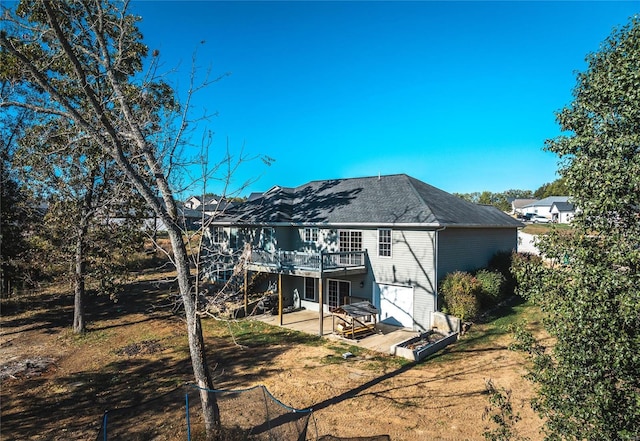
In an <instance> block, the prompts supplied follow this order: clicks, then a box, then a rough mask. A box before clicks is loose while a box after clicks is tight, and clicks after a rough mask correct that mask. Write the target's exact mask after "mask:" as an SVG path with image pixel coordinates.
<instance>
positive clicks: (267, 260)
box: [249, 249, 366, 271]
mask: <svg viewBox="0 0 640 441" xmlns="http://www.w3.org/2000/svg"><path fill="white" fill-rule="evenodd" d="M365 253H366V251H351V252H335V253H325V252H322V253H305V252H299V251H284V250H277V251H274V252H269V251H265V250H259V249H254V250H251V257H250V259H249V261H250V262H251V263H255V264H260V265H267V266H274V267H279V268H291V269H306V270H315V271H320V270H321V269H322V270H330V269H338V268H353V267H361V266H364V264H365ZM320 263H322V265H320ZM321 267H322V268H321Z"/></svg>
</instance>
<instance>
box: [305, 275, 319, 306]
mask: <svg viewBox="0 0 640 441" xmlns="http://www.w3.org/2000/svg"><path fill="white" fill-rule="evenodd" d="M309 281H311V285H312V286H313V296H312V297H309V295H308V294H307V283H309ZM302 300H306V301H308V302H317V301H318V284H317V283H316V279H315V278H314V277H305V278H304V292H303V294H302Z"/></svg>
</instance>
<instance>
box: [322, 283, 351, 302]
mask: <svg viewBox="0 0 640 441" xmlns="http://www.w3.org/2000/svg"><path fill="white" fill-rule="evenodd" d="M332 282H334V283H335V284H336V288H337V293H336V294H337V296H338V298H337V299H335V300H336V301H337V305H336V306H333V305H332V304H331V285H332ZM342 284H345V285H347V287H348V288H347V293H346V294H345V295H344V296H342V297H343V298H344V297H349V296H351V293H352V289H351V281H350V280H341V279H327V306H329V308H330V309H331V308H338V307H340V306H341V302H340V285H342Z"/></svg>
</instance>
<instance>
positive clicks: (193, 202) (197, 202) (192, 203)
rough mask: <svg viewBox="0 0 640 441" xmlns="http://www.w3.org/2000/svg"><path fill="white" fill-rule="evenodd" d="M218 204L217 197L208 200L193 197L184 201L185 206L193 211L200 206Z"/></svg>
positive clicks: (202, 197)
mask: <svg viewBox="0 0 640 441" xmlns="http://www.w3.org/2000/svg"><path fill="white" fill-rule="evenodd" d="M218 202H219V201H218V198H217V197H215V196H213V197H208V198H205V197H204V196H191V197H189V198H188V199H187V200H186V201H184V206H185V208H188V209H191V210H197V209H198V207H200V206H207V205H217V204H218Z"/></svg>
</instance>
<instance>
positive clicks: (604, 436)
mask: <svg viewBox="0 0 640 441" xmlns="http://www.w3.org/2000/svg"><path fill="white" fill-rule="evenodd" d="M587 62H588V68H587V70H586V71H585V72H582V73H580V74H578V77H577V85H576V87H575V89H574V91H573V95H574V99H573V102H572V103H571V104H570V105H568V106H567V107H565V108H563V109H562V110H561V111H560V112H559V113H558V114H557V119H558V122H559V124H560V126H561V129H562V130H563V131H564V132H567V134H566V135H563V136H559V137H557V138H555V139H552V140H549V141H547V145H546V148H547V149H548V150H549V151H551V152H554V153H557V154H558V155H559V156H560V158H561V161H562V162H561V164H562V166H561V169H560V173H561V176H562V177H563V179H564V180H565V182H566V185H567V188H568V189H569V193H570V194H571V196H572V197H573V200H574V202H575V203H576V205H577V206H578V207H580V208H581V211H580V212H579V213H578V214H577V215H576V217H575V219H574V221H573V223H572V226H573V229H572V230H571V231H568V232H559V231H554V232H552V233H550V234H548V235H545V236H544V237H543V238H542V240H541V241H540V244H539V246H540V250H541V252H542V253H543V255H544V256H545V257H546V258H547V261H548V262H551V263H546V264H545V263H542V262H540V261H533V260H521V261H519V262H518V264H516V265H515V269H516V272H517V274H518V277H519V281H518V282H519V287H520V289H522V290H523V291H524V294H526V295H527V296H529V297H530V298H531V299H533V300H534V301H535V302H536V303H537V304H539V305H540V306H541V308H542V310H543V311H544V312H545V313H546V315H547V320H546V321H545V324H546V328H547V330H548V331H549V332H550V334H551V335H552V336H553V337H554V339H555V345H554V346H553V349H552V350H551V351H533V352H532V356H533V361H534V363H533V368H532V371H531V373H530V378H532V379H533V380H534V382H535V383H537V385H538V396H537V397H536V400H535V402H534V404H535V408H536V410H537V411H538V412H539V413H540V414H541V416H543V417H544V419H545V421H546V425H545V431H546V434H547V439H573V440H582V439H590V440H612V441H613V440H631V439H638V437H639V436H640V289H638V287H639V286H640V271H639V270H640V245H639V244H640V19H639V18H638V17H634V18H632V19H631V20H630V22H629V23H628V24H627V25H626V26H624V27H622V28H620V29H618V30H614V32H613V33H612V34H611V36H609V37H608V38H607V39H606V40H605V41H604V43H603V44H602V45H601V47H600V50H599V51H598V52H596V53H593V54H590V55H589V56H588V57H587Z"/></svg>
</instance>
